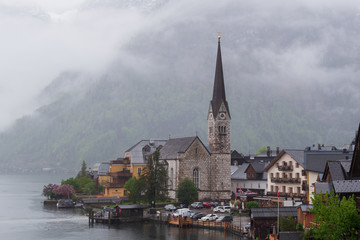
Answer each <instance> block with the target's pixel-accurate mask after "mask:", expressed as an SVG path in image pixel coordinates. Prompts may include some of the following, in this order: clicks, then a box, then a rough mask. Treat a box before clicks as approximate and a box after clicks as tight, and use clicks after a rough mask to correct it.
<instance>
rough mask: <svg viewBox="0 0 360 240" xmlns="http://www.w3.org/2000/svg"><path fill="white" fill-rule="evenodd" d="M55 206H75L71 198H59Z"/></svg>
mask: <svg viewBox="0 0 360 240" xmlns="http://www.w3.org/2000/svg"><path fill="white" fill-rule="evenodd" d="M56 206H57V207H58V208H73V207H75V203H74V202H73V201H72V200H71V199H60V200H59V201H58V202H57V204H56Z"/></svg>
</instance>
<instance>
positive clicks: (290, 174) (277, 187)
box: [263, 149, 308, 199]
mask: <svg viewBox="0 0 360 240" xmlns="http://www.w3.org/2000/svg"><path fill="white" fill-rule="evenodd" d="M263 171H264V172H266V173H267V195H268V196H277V195H278V193H279V195H280V196H281V197H286V198H287V197H290V198H300V199H305V197H306V192H307V191H308V184H307V178H306V171H305V168H304V150H289V149H285V150H282V151H281V152H280V153H279V154H278V155H277V157H276V158H274V159H273V160H272V161H271V162H270V163H269V165H267V166H266V167H265V169H264V170H263Z"/></svg>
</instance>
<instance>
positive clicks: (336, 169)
mask: <svg viewBox="0 0 360 240" xmlns="http://www.w3.org/2000/svg"><path fill="white" fill-rule="evenodd" d="M328 167H329V172H330V175H331V179H332V180H333V181H335V180H345V179H346V172H345V171H344V169H343V167H342V164H341V162H339V161H329V162H328Z"/></svg>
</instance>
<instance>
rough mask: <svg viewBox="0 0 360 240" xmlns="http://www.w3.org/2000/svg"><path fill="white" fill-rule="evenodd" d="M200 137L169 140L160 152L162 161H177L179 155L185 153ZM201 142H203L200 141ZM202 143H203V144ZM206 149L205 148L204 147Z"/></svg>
mask: <svg viewBox="0 0 360 240" xmlns="http://www.w3.org/2000/svg"><path fill="white" fill-rule="evenodd" d="M196 138H198V137H184V138H173V139H169V140H168V141H167V142H166V144H165V145H164V147H163V148H162V149H161V150H160V159H162V160H171V159H177V155H178V153H184V152H186V150H187V149H188V148H189V147H190V145H191V144H192V143H193V142H194V141H195V139H196ZM198 139H199V138H198ZM199 141H200V142H201V140H200V139H199ZM201 143H202V142H201ZM204 147H205V146H204Z"/></svg>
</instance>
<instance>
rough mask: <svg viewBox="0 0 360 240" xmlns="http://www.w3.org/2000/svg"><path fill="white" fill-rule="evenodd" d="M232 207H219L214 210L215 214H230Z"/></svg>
mask: <svg viewBox="0 0 360 240" xmlns="http://www.w3.org/2000/svg"><path fill="white" fill-rule="evenodd" d="M230 211H231V207H230V206H217V207H216V208H214V209H213V212H220V213H226V212H228V213H230Z"/></svg>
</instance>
